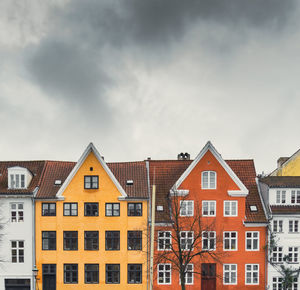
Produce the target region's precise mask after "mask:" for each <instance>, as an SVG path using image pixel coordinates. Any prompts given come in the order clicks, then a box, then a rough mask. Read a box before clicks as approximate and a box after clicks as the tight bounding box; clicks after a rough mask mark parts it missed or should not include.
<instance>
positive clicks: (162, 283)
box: [157, 264, 172, 285]
mask: <svg viewBox="0 0 300 290" xmlns="http://www.w3.org/2000/svg"><path fill="white" fill-rule="evenodd" d="M160 266H162V267H163V269H162V270H160V269H159V268H160ZM166 266H170V270H166ZM160 272H161V273H163V282H160V281H159V273H160ZM166 273H170V282H166V279H167V277H166ZM157 284H159V285H171V284H172V266H171V264H158V265H157Z"/></svg>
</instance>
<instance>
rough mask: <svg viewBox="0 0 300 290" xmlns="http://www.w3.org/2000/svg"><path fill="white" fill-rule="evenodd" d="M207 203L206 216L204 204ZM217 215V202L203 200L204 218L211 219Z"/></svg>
mask: <svg viewBox="0 0 300 290" xmlns="http://www.w3.org/2000/svg"><path fill="white" fill-rule="evenodd" d="M205 203H207V209H208V210H207V212H208V213H207V214H204V204H205ZM212 208H213V210H214V214H211V213H210V212H211V210H212ZM216 213H217V205H216V201H215V200H202V216H205V217H210V216H212V217H213V216H216Z"/></svg>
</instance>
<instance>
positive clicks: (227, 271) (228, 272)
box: [223, 264, 237, 285]
mask: <svg viewBox="0 0 300 290" xmlns="http://www.w3.org/2000/svg"><path fill="white" fill-rule="evenodd" d="M223 284H225V285H230V284H237V264H224V265H223Z"/></svg>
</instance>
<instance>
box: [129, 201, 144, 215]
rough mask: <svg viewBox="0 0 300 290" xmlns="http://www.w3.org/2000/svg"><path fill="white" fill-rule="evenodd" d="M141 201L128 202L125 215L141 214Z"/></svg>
mask: <svg viewBox="0 0 300 290" xmlns="http://www.w3.org/2000/svg"><path fill="white" fill-rule="evenodd" d="M142 208H143V207H142V203H131V202H130V203H128V206H127V215H128V216H142Z"/></svg>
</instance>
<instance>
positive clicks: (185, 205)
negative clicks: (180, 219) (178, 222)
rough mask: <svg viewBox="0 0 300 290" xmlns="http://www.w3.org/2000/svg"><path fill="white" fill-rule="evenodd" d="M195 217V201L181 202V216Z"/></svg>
mask: <svg viewBox="0 0 300 290" xmlns="http://www.w3.org/2000/svg"><path fill="white" fill-rule="evenodd" d="M193 215H194V201H193V200H181V201H180V216H193Z"/></svg>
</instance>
